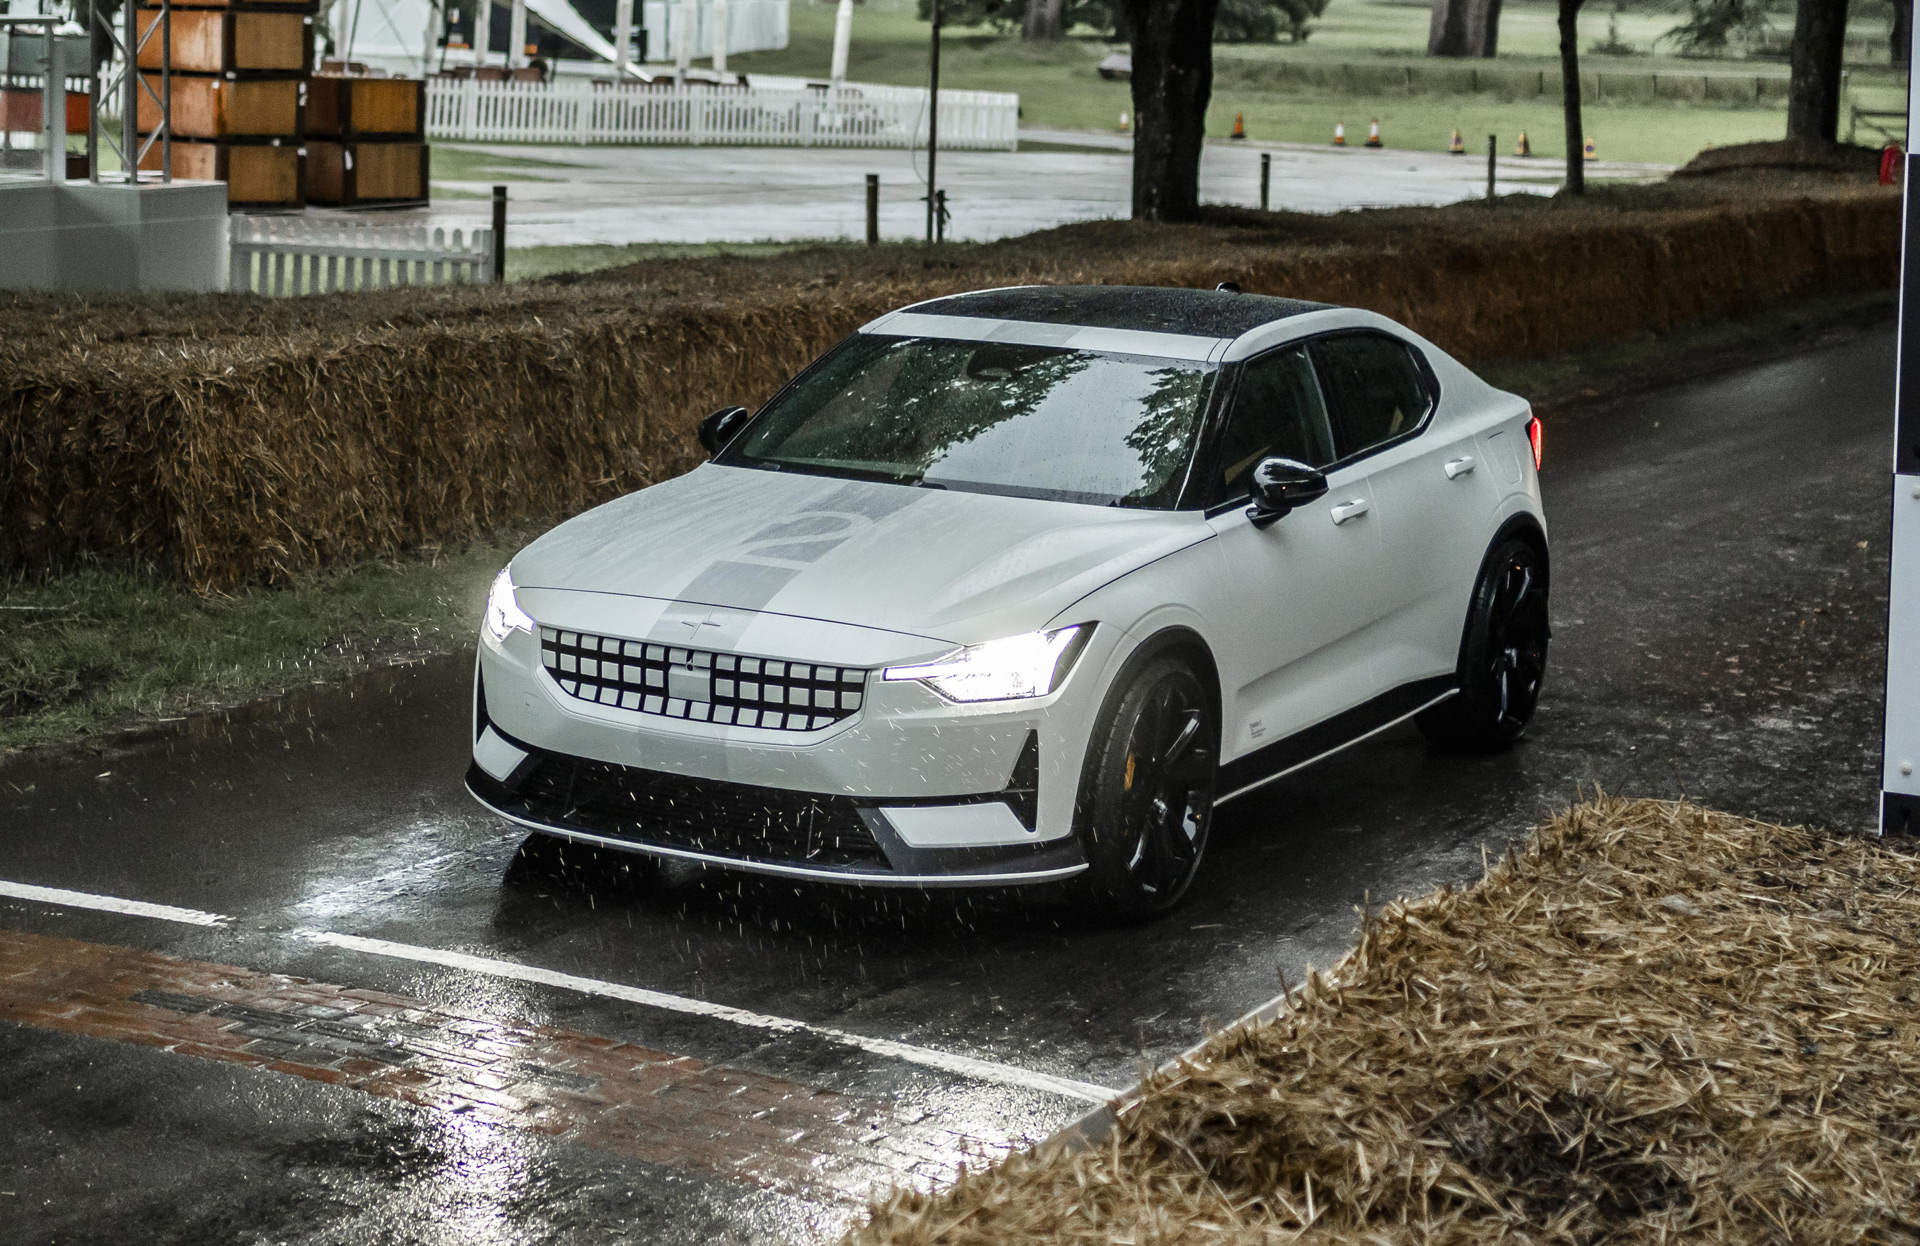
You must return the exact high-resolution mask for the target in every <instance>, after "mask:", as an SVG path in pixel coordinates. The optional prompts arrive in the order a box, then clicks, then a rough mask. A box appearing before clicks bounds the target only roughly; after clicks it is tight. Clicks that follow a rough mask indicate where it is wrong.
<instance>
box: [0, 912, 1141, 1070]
mask: <svg viewBox="0 0 1920 1246" xmlns="http://www.w3.org/2000/svg"><path fill="white" fill-rule="evenodd" d="M0 896H9V897H12V898H13V899H16V900H32V901H36V902H38V903H41V904H55V905H60V906H62V907H65V908H78V909H93V910H95V911H98V912H103V913H124V914H126V915H128V916H131V917H150V918H153V919H155V920H156V921H169V922H184V923H186V924H188V925H192V926H230V925H231V924H232V922H233V919H232V918H231V917H225V916H222V915H221V914H219V913H205V912H202V911H200V910H199V909H183V908H176V907H175V906H173V905H171V904H149V903H147V902H146V901H144V900H122V899H120V898H119V897H117V896H101V895H93V894H91V893H89V892H85V891H67V890H64V889H62V888H59V887H35V886H32V885H31V884H28V883H12V882H7V881H5V880H0ZM299 934H300V935H301V936H302V937H304V938H307V939H310V940H312V941H313V942H315V943H320V944H324V945H326V946H328V947H337V948H344V949H346V950H348V951H355V952H364V953H366V954H368V955H370V956H387V957H393V958H397V959H400V960H410V961H417V962H420V963H421V964H427V965H442V966H445V967H446V968H449V969H462V970H465V971H466V972H468V973H478V974H486V975H488V976H490V977H495V978H509V979H512V980H514V981H517V982H533V983H538V984H540V985H542V986H553V987H559V988H560V989H562V990H567V991H577V992H579V993H580V994H583V995H598V996H600V997H602V998H604V999H617V1000H623V1001H625V1002H627V1003H631V1004H642V1005H645V1006H646V1007H648V1008H661V1009H665V1010H667V1011H669V1012H679V1013H685V1014H687V1015H689V1016H695V1017H710V1018H712V1019H714V1020H716V1021H726V1022H730V1023H732V1024H734V1025H739V1026H746V1027H748V1028H751V1029H757V1030H769V1031H772V1032H773V1033H776V1034H806V1035H810V1036H812V1037H814V1038H821V1039H826V1040H827V1041H828V1042H834V1043H842V1044H844V1045H846V1046H848V1047H857V1048H859V1049H860V1050H861V1051H866V1052H871V1053H873V1054H874V1055H877V1056H886V1057H887V1058H888V1059H892V1060H900V1061H903V1062H905V1063H907V1064H918V1065H921V1066H922V1067H924V1068H929V1069H938V1070H939V1071H941V1072H943V1073H952V1074H954V1075H956V1076H959V1077H968V1078H972V1079H973V1080H975V1081H982V1082H991V1083H993V1084H995V1085H999V1086H1018V1087H1021V1088H1022V1089H1026V1090H1038V1091H1041V1092H1043V1093H1046V1094H1054V1095H1063V1096H1065V1097H1067V1098H1072V1099H1085V1100H1088V1101H1089V1102H1092V1103H1101V1104H1104V1103H1106V1102H1107V1101H1108V1100H1110V1099H1113V1098H1115V1097H1116V1096H1118V1095H1119V1094H1120V1092H1119V1091H1117V1090H1113V1089H1111V1088H1109V1087H1106V1086H1096V1085H1094V1084H1093V1083H1091V1082H1079V1081H1074V1080H1073V1079H1072V1078H1069V1077H1055V1076H1053V1075H1052V1074H1050V1073H1037V1072H1035V1071H1033V1070H1032V1069H1023V1068H1019V1067H1016V1066H1014V1065H1011V1064H1001V1063H999V1062H997V1061H994V1060H981V1059H977V1058H976V1057H973V1056H962V1055H958V1054H955V1053H953V1052H947V1051H936V1050H934V1049H933V1048H931V1047H917V1046H915V1045H914V1044H912V1043H902V1042H896V1041H894V1040H893V1039H890V1038H871V1037H869V1036H867V1035H865V1034H855V1033H852V1032H851V1031H848V1030H837V1029H834V1028H832V1027H831V1026H824V1025H809V1024H808V1023H807V1022H805V1021H794V1020H792V1019H790V1018H787V1017H775V1016H769V1015H768V1014H766V1013H761V1012H749V1011H747V1010H746V1009H744V1008H733V1007H729V1006H728V1005H726V1004H715V1003H711V1002H709V1001H707V1000H702V999H688V998H686V997H685V996H681V995H669V994H667V993H665V992H664V991H649V990H647V989H645V988H644V987H637V986H622V985H621V984H620V983H618V982H602V981H600V980H599V979H597V978H582V977H579V976H577V975H575V974H570V973H560V972H559V971H557V970H553V969H541V968H539V967H538V966H535V965H522V964H520V963H519V962H517V961H510V960H497V959H495V958H493V957H491V956H474V955H472V954H470V953H467V952H449V951H445V950H443V949H441V948H431V947H419V946H416V945H415V944H411V943H395V942H393V941H392V940H390V939H368V938H364V937H362V936H360V935H350V934H339V933H336V932H334V931H331V930H306V931H300V932H299Z"/></svg>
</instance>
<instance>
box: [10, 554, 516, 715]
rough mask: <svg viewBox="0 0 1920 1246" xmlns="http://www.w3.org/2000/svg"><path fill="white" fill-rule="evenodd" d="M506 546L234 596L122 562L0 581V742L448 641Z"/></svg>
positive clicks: (292, 681)
mask: <svg viewBox="0 0 1920 1246" xmlns="http://www.w3.org/2000/svg"><path fill="white" fill-rule="evenodd" d="M518 544H519V543H518V541H516V540H514V539H513V538H511V537H503V538H500V539H499V540H497V541H495V542H479V543H475V544H471V545H466V546H462V547H460V548H458V549H436V550H422V551H417V552H415V553H413V554H410V555H407V556H405V557H401V558H391V559H387V558H382V559H371V560H368V561H365V562H362V563H359V564H357V565H355V566H351V567H346V568H343V569H340V570H337V571H329V572H322V573H319V574H315V575H310V576H308V577H305V578H304V579H302V580H301V581H300V582H298V583H296V584H293V585H290V586H287V587H283V588H275V589H248V590H242V591H240V592H236V593H234V594H232V595H225V594H214V595H208V596H201V595H198V594H195V593H193V592H191V591H189V590H188V589H187V588H185V587H184V586H183V585H182V584H181V583H180V582H179V581H178V580H175V579H170V578H168V577H166V576H164V575H162V574H160V573H158V572H156V571H153V570H150V569H141V568H136V567H131V566H125V565H119V566H111V565H102V566H95V567H90V568H84V569H81V570H77V571H72V572H68V573H66V574H62V575H58V576H54V577H51V578H46V579H14V580H12V581H0V619H4V620H5V621H6V628H7V630H6V632H5V634H4V636H0V751H7V750H12V749H17V748H21V747H26V746H31V745H36V744H45V743H49V742H52V741H57V740H64V739H71V738H74V737H79V736H87V735H93V734H97V733H98V732H100V731H101V730H103V729H110V728H113V727H116V726H119V727H124V726H132V725H137V724H143V723H152V722H166V721H169V720H172V719H177V718H180V717H184V716H185V715H188V714H198V713H205V712H207V711H209V710H213V709H218V708H220V707H222V706H226V705H233V704H237V703H239V702H243V701H249V700H253V699H255V698H258V697H261V696H265V695H269V694H274V693H279V692H283V691H286V690H288V689H291V688H296V687H299V686H301V685H303V684H309V683H319V682H326V681H329V680H334V679H339V678H341V677H343V676H346V675H351V674H353V673H355V672H357V671H362V670H365V669H367V668H369V667H371V666H374V665H377V664H380V663H385V662H391V661H395V660H401V661H404V660H408V659H416V658H419V657H423V656H426V655H428V654H434V653H448V652H452V651H453V650H454V649H456V648H458V647H459V646H461V645H462V644H466V643H469V642H470V640H471V638H472V636H473V633H474V630H475V628H477V627H478V625H479V619H480V606H481V603H482V601H483V600H484V599H485V596H486V590H487V585H488V584H489V583H490V582H491V581H492V579H493V576H494V575H495V573H497V572H498V571H499V569H500V568H501V566H503V565H504V564H505V563H506V561H507V559H508V557H509V556H511V555H512V553H513V551H514V549H516V548H517V547H518Z"/></svg>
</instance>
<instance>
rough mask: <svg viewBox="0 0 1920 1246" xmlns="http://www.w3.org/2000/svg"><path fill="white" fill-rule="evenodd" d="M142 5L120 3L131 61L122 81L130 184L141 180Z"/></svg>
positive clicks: (125, 155) (122, 134)
mask: <svg viewBox="0 0 1920 1246" xmlns="http://www.w3.org/2000/svg"><path fill="white" fill-rule="evenodd" d="M139 7H140V6H139V5H137V4H127V3H125V2H124V0H122V3H121V5H120V21H121V25H120V34H121V47H122V48H123V49H124V50H125V54H126V58H127V63H126V67H125V70H124V72H123V74H122V80H121V83H120V149H121V150H120V159H121V160H122V161H124V162H125V163H126V166H127V185H129V186H131V185H133V184H134V183H135V182H137V181H139V180H140V27H139V23H138V13H137V10H138V9H139Z"/></svg>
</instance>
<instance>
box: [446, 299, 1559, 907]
mask: <svg viewBox="0 0 1920 1246" xmlns="http://www.w3.org/2000/svg"><path fill="white" fill-rule="evenodd" d="M701 438H702V440H703V442H704V443H705V444H706V446H707V448H708V449H709V450H710V451H711V453H712V459H711V461H710V462H708V463H705V464H703V465H702V466H700V467H698V468H696V469H695V470H693V471H691V472H689V473H687V474H686V475H684V476H681V477H680V478H678V479H677V480H671V481H667V482H666V483H664V484H658V485H654V486H652V487H650V488H646V489H642V490H640V491H639V492H637V493H633V494H629V495H628V496H626V497H623V498H620V499H618V500H617V501H613V502H609V503H607V504H606V505H604V506H601V507H599V508H597V509H595V510H592V511H589V512H588V513H586V514H584V515H581V516H579V517H578V518H575V519H572V520H569V521H567V522H566V523H563V524H561V525H560V526H559V527H557V528H555V529H553V530H552V531H551V532H548V533H547V534H546V535H544V536H542V537H541V538H540V539H538V540H536V541H535V542H533V544H531V545H529V546H528V547H527V548H526V549H524V550H522V551H521V552H520V553H519V554H518V555H517V556H516V557H515V558H514V559H513V561H512V563H511V565H510V566H509V567H508V568H507V569H506V570H505V571H503V572H501V574H500V576H499V578H498V580H497V581H496V582H495V584H494V586H493V590H492V593H491V596H490V598H489V601H488V605H487V611H486V619H485V622H484V626H483V629H482V634H481V642H482V643H481V645H480V650H479V658H478V670H477V674H476V678H475V687H474V719H473V764H472V766H471V768H470V769H469V771H468V774H467V784H468V787H469V789H470V790H471V791H472V793H473V795H474V796H475V797H477V798H478V799H479V800H480V802H481V803H482V804H484V805H486V806H487V807H488V808H490V809H492V810H495V811H496V812H498V813H500V814H502V815H504V816H505V817H507V818H510V819H512V820H513V821H514V822H517V823H519V824H521V825H523V826H526V827H529V828H531V829H533V830H534V831H537V832H539V833H541V834H543V835H550V836H558V837H562V838H565V839H568V840H574V841H580V842H584V843H588V844H593V845H599V846H602V847H606V848H612V849H620V850H625V851H631V852H636V853H644V854H649V855H652V856H655V857H669V858H680V859H683V860H687V861H693V862H700V863H705V864H708V865H713V866H723V867H728V868H731V869H737V870H747V871H755V872H758V873H762V874H771V875H779V876H784V877H789V878H807V879H821V880H828V881H831V882H836V883H847V884H869V885H893V886H900V885H907V886H922V887H950V886H967V885H995V886H1005V885H1012V884H1034V883H1047V882H1062V881H1072V882H1073V883H1074V884H1076V885H1077V886H1078V887H1080V888H1081V889H1082V894H1083V895H1084V896H1085V898H1086V899H1087V900H1088V901H1090V902H1091V903H1093V904H1095V905H1098V906H1099V907H1100V908H1101V910H1102V911H1104V912H1106V913H1108V914H1111V915H1112V916H1115V917H1120V918H1139V917H1144V916H1148V915H1151V914H1154V913H1157V912H1160V911H1163V910H1165V909H1167V908H1169V907H1171V906H1172V905H1174V904H1176V903H1178V902H1179V900H1180V899H1181V897H1182V896H1183V895H1184V894H1185V892H1186V891H1187V889H1188V888H1189V886H1190V885H1191V884H1192V882H1193V879H1194V877H1195V874H1196V872H1197V871H1198V869H1199V867H1200V863H1201V858H1202V856H1203V854H1204V852H1205V849H1206V846H1207V832H1208V827H1209V825H1210V823H1211V822H1212V819H1213V815H1214V811H1215V810H1216V809H1217V808H1218V807H1219V806H1220V805H1222V804H1224V803H1226V802H1228V801H1234V800H1258V799H1259V798H1260V797H1259V793H1260V791H1261V788H1262V785H1263V784H1266V783H1268V782H1270V781H1271V780H1273V779H1275V778H1277V777H1279V776H1281V775H1284V774H1287V773H1289V772H1290V771H1293V770H1297V769H1299V768H1300V767H1302V766H1306V765H1308V764H1310V763H1312V762H1314V761H1316V760H1318V759H1320V758H1323V757H1326V756H1327V755H1329V754H1331V753H1333V752H1336V751H1338V750H1339V749H1341V748H1343V747H1345V746H1346V745H1349V744H1352V743H1354V742H1355V741H1357V740H1360V739H1363V738H1365V737H1366V736H1368V735H1371V734H1373V733H1375V732H1377V731H1380V730H1382V729H1384V728H1386V727H1389V726H1391V725H1393V724H1396V723H1399V722H1402V721H1404V720H1406V719H1409V718H1411V719H1412V720H1413V721H1414V722H1415V723H1417V724H1418V725H1419V727H1420V728H1421V730H1422V731H1424V732H1425V734H1426V735H1427V736H1428V738H1429V739H1430V740H1432V741H1433V742H1434V743H1435V744H1436V745H1438V746H1441V747H1444V748H1451V749H1462V750H1465V749H1489V748H1497V747H1499V746H1502V745H1504V744H1506V743H1508V742H1510V741H1512V740H1513V739H1514V738H1516V737H1517V736H1518V735H1519V734H1520V733H1521V732H1522V731H1523V730H1524V729H1525V727H1526V725H1527V721H1528V719H1529V717H1530V716H1531V714H1532V713H1533V709H1534V706H1535V703H1536V701H1537V699H1538V697H1539V692H1540V685H1541V678H1542V675H1543V673H1544V669H1545V664H1546V652H1547V639H1548V622H1547V588H1548V548H1547V537H1546V525H1545V521H1544V518H1543V515H1542V510H1541V504H1540V489H1539V483H1538V479H1537V476H1536V471H1537V469H1538V467H1539V458H1540V430H1539V424H1538V423H1537V422H1536V421H1535V420H1534V418H1533V415H1532V411H1531V409H1530V408H1529V406H1528V405H1527V403H1526V402H1525V401H1524V400H1523V399H1521V398H1518V397H1515V396H1514V395H1512V394H1508V393H1503V392H1501V391H1499V390H1496V389H1493V388H1492V387H1490V386H1488V385H1487V384H1486V383H1485V382H1483V381H1481V380H1480V379H1479V378H1478V377H1477V376H1475V375H1474V374H1473V373H1472V372H1470V371H1469V370H1468V369H1467V368H1466V367H1464V366H1463V365H1461V364H1460V363H1458V362H1456V361H1455V360H1454V359H1452V358H1451V357H1449V356H1448V355H1447V354H1446V352H1444V351H1442V350H1440V349H1439V348H1437V347H1436V346H1434V345H1433V344H1432V343H1430V342H1427V341H1425V340H1423V339H1421V338H1420V337H1419V336H1417V335H1416V334H1414V333H1412V332H1410V331H1408V330H1407V329H1405V328H1403V327H1401V326H1400V325H1398V324H1396V323H1395V322H1393V321H1391V320H1389V319H1387V318H1385V317H1383V316H1379V315H1375V314H1373V313H1371V312H1365V311H1357V310H1353V309H1350V308H1342V307H1330V306H1325V305H1320V304H1314V303H1304V302H1295V301H1292V300H1288V299H1280V298H1270V297H1265V296H1260V295H1250V294H1240V293H1237V292H1234V291H1232V290H1231V289H1226V288H1223V289H1221V290H1207V291H1202V290H1178V289H1146V288H1128V287H1113V286H1097V287H1060V286H1036V287H1026V288H1016V289H1004V290H987V291H982V292H978V293H973V294H963V295H957V296H954V297H949V298H941V299H936V300H933V301H931V302H926V303H920V304H916V305H914V306H912V307H908V308H905V309H902V310H900V311H896V312H893V313H890V314H888V315H885V316H882V317H880V318H879V319H878V320H875V321H873V322H872V323H871V324H868V325H866V326H865V327H864V328H862V329H861V330H860V331H859V332H857V333H855V334H853V335H852V336H851V337H849V338H847V339H846V340H845V341H843V342H841V343H840V344H839V345H838V346H836V347H834V348H833V349H832V350H830V351H828V352H827V353H826V354H825V355H824V356H822V357H821V358H820V359H819V360H818V361H817V362H815V363H814V364H813V365H811V366H810V367H808V368H807V369H806V370H805V371H804V372H802V373H801V374H800V375H799V376H797V377H795V378H794V379H793V381H792V382H791V383H789V384H788V385H787V386H786V387H785V388H784V389H782V390H781V391H780V392H779V393H777V394H775V395H774V397H773V398H772V399H771V400H770V401H769V402H768V403H767V404H766V405H765V406H764V407H762V408H761V409H760V410H759V411H758V412H756V413H749V412H748V411H747V410H745V409H744V408H738V407H735V408H728V409H727V410H724V411H719V412H716V413H715V414H713V415H712V416H709V417H708V418H707V420H706V422H705V423H704V424H703V425H702V427H701Z"/></svg>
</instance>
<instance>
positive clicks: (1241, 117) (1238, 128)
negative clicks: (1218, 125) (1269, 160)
mask: <svg viewBox="0 0 1920 1246" xmlns="http://www.w3.org/2000/svg"><path fill="white" fill-rule="evenodd" d="M1232 137H1233V138H1234V139H1236V140H1238V141H1240V142H1245V141H1246V138H1247V114H1245V113H1243V112H1237V113H1235V114H1233V135H1232Z"/></svg>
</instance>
